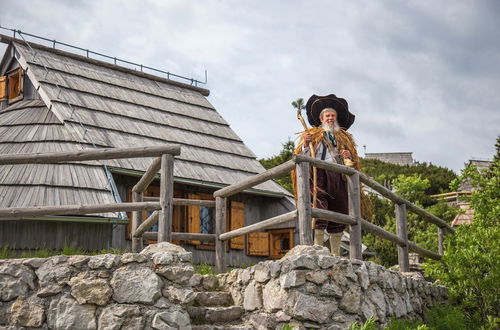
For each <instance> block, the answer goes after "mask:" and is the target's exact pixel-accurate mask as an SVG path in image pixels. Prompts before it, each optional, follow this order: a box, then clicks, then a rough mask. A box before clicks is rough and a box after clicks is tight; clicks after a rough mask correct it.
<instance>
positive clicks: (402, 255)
mask: <svg viewBox="0 0 500 330" xmlns="http://www.w3.org/2000/svg"><path fill="white" fill-rule="evenodd" d="M395 211H396V233H397V235H398V236H399V238H401V239H402V240H404V241H405V245H404V246H400V245H399V244H398V265H399V271H400V272H409V271H410V259H409V255H408V229H407V221H406V205H405V204H396V205H395Z"/></svg>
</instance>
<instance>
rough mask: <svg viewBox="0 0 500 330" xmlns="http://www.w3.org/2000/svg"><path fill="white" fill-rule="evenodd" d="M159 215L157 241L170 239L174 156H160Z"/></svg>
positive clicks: (168, 240)
mask: <svg viewBox="0 0 500 330" xmlns="http://www.w3.org/2000/svg"><path fill="white" fill-rule="evenodd" d="M160 178H161V180H160V207H161V211H160V215H159V218H158V242H170V241H171V240H172V235H171V234H172V212H173V211H172V208H173V204H172V199H173V197H174V156H173V155H169V154H167V155H162V156H161V169H160Z"/></svg>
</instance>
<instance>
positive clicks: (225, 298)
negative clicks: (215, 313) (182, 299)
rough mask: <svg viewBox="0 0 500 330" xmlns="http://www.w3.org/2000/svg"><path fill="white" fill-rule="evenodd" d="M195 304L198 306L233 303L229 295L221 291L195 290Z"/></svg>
mask: <svg viewBox="0 0 500 330" xmlns="http://www.w3.org/2000/svg"><path fill="white" fill-rule="evenodd" d="M194 302H195V305H198V306H206V307H210V306H221V307H222V306H226V307H227V306H230V305H232V304H233V299H232V298H231V295H230V294H229V293H227V292H222V291H210V292H196V297H195V298H194Z"/></svg>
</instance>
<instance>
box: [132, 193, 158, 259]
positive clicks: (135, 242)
mask: <svg viewBox="0 0 500 330" xmlns="http://www.w3.org/2000/svg"><path fill="white" fill-rule="evenodd" d="M142 199H143V193H142V192H141V193H138V192H132V202H134V203H138V202H143V200H142ZM155 212H156V211H155ZM141 222H142V211H134V212H132V228H130V232H131V233H134V232H136V231H137V229H138V228H139V226H140V224H141ZM131 239H132V252H134V253H139V252H141V251H142V249H143V247H144V246H143V244H142V238H141V237H134V236H132V237H131Z"/></svg>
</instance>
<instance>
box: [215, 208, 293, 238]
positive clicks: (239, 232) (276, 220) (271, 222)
mask: <svg viewBox="0 0 500 330" xmlns="http://www.w3.org/2000/svg"><path fill="white" fill-rule="evenodd" d="M296 219H297V210H294V211H291V212H288V213H285V214H281V215H278V216H275V217H272V218H269V219H266V220H262V221H259V222H258V223H254V224H253V225H249V226H246V227H242V228H238V229H235V230H232V231H230V232H227V233H224V234H221V235H220V236H219V239H220V240H222V241H227V240H229V239H232V238H235V237H238V236H243V235H246V234H250V233H254V232H257V231H261V230H264V229H266V228H270V227H273V226H277V225H280V224H282V223H287V222H291V221H295V220H296Z"/></svg>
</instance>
